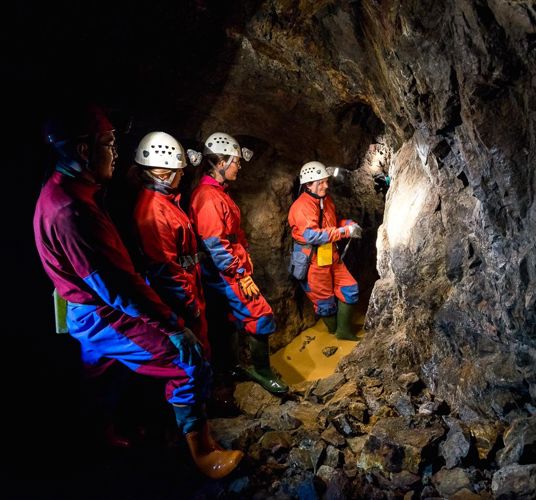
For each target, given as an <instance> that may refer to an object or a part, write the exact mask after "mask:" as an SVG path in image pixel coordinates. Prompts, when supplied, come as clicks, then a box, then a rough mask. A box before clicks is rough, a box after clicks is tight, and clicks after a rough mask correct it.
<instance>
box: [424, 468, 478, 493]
mask: <svg viewBox="0 0 536 500" xmlns="http://www.w3.org/2000/svg"><path fill="white" fill-rule="evenodd" d="M432 483H433V484H434V486H435V487H436V489H437V491H438V492H439V493H440V495H441V496H443V497H446V498H449V497H450V496H451V495H454V493H456V492H457V491H459V490H461V489H463V488H466V489H469V490H471V479H470V477H469V475H468V474H467V472H465V471H464V470H463V469H459V468H456V469H445V468H443V469H441V470H440V471H438V472H436V473H435V474H434V475H433V476H432Z"/></svg>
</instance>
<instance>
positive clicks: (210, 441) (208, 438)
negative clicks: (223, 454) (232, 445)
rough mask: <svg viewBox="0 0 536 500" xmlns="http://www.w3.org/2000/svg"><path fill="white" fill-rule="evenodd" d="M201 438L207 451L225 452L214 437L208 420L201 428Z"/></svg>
mask: <svg viewBox="0 0 536 500" xmlns="http://www.w3.org/2000/svg"><path fill="white" fill-rule="evenodd" d="M201 438H202V439H203V446H205V447H206V448H207V449H209V450H219V451H224V450H225V448H223V447H222V446H221V445H220V443H218V441H216V440H215V439H214V438H213V437H212V433H211V432H210V426H209V425H208V422H207V421H206V420H205V422H204V424H203V427H201Z"/></svg>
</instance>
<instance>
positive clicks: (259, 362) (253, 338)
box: [248, 335, 288, 394]
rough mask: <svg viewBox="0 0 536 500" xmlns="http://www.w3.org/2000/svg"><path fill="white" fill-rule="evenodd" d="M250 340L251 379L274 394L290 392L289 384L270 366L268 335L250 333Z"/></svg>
mask: <svg viewBox="0 0 536 500" xmlns="http://www.w3.org/2000/svg"><path fill="white" fill-rule="evenodd" d="M248 340H249V348H250V352H251V363H252V366H251V367H249V369H248V375H249V377H250V379H251V380H253V381H254V382H257V383H258V384H259V385H261V386H262V387H264V388H265V389H266V390H267V391H269V392H272V393H274V394H284V393H286V392H288V385H287V384H285V383H284V382H283V381H282V380H281V379H280V378H279V377H278V376H277V375H276V374H275V373H274V371H273V370H272V367H271V366H270V353H269V344H268V335H249V339H248Z"/></svg>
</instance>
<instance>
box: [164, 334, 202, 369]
mask: <svg viewBox="0 0 536 500" xmlns="http://www.w3.org/2000/svg"><path fill="white" fill-rule="evenodd" d="M169 340H171V342H172V343H173V345H174V346H175V347H176V348H177V350H178V351H179V361H180V362H181V363H183V364H186V365H190V366H192V365H196V364H198V363H199V362H200V361H201V360H202V359H203V348H202V347H201V343H200V342H199V339H198V338H197V337H196V336H195V335H194V332H192V330H190V329H189V328H184V330H182V331H181V332H176V333H172V334H171V335H170V336H169Z"/></svg>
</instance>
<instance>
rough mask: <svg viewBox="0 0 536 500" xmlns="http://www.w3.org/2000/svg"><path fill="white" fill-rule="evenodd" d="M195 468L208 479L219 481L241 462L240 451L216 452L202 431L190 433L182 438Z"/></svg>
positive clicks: (241, 455)
mask: <svg viewBox="0 0 536 500" xmlns="http://www.w3.org/2000/svg"><path fill="white" fill-rule="evenodd" d="M184 437H185V438H186V443H187V444H188V448H189V449H190V454H191V456H192V460H193V461H194V463H195V465H196V466H197V468H198V469H199V470H200V471H201V472H202V473H203V474H204V475H205V476H207V477H209V478H210V479H221V478H222V477H225V476H227V475H228V474H230V473H231V472H232V471H233V470H234V469H235V468H236V466H237V465H238V464H239V463H240V460H242V457H243V456H244V453H243V452H241V451H240V450H229V451H226V450H217V449H214V448H213V447H212V446H211V445H209V444H208V443H207V440H206V434H205V433H204V432H203V430H200V431H192V432H189V433H188V434H185V436H184Z"/></svg>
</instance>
